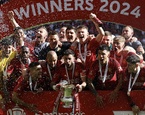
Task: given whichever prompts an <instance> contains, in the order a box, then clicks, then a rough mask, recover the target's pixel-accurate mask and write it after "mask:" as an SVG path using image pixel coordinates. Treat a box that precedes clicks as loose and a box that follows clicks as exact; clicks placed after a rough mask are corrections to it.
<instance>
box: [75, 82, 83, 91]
mask: <svg viewBox="0 0 145 115" xmlns="http://www.w3.org/2000/svg"><path fill="white" fill-rule="evenodd" d="M76 89H77V92H81V91H82V89H83V87H82V85H79V84H77V85H76Z"/></svg>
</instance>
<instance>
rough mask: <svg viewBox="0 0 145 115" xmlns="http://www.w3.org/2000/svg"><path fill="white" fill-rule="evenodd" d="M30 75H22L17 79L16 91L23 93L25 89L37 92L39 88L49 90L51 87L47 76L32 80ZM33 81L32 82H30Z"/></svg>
mask: <svg viewBox="0 0 145 115" xmlns="http://www.w3.org/2000/svg"><path fill="white" fill-rule="evenodd" d="M29 77H30V76H29V75H27V76H25V77H23V76H20V77H19V78H18V79H17V81H16V82H17V85H16V86H15V87H14V90H13V91H14V92H18V93H23V92H24V91H32V92H36V91H37V89H39V88H42V89H43V90H49V89H50V87H49V86H47V83H46V77H45V76H42V77H41V78H39V79H38V80H37V82H36V81H32V82H31V81H30V79H29ZM30 82H31V83H30Z"/></svg>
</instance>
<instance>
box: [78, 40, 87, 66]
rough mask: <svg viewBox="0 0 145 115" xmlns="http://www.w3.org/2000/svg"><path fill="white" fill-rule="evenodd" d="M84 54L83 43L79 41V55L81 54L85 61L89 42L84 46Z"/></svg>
mask: <svg viewBox="0 0 145 115" xmlns="http://www.w3.org/2000/svg"><path fill="white" fill-rule="evenodd" d="M83 54H84V56H83V55H82V52H81V43H79V55H80V58H81V60H82V61H83V62H84V63H85V62H86V56H87V43H86V44H85V46H84V53H83Z"/></svg>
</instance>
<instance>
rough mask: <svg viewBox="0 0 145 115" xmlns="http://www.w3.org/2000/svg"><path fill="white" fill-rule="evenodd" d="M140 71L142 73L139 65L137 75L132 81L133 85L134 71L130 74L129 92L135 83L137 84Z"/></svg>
mask: <svg viewBox="0 0 145 115" xmlns="http://www.w3.org/2000/svg"><path fill="white" fill-rule="evenodd" d="M139 73H140V67H139V66H138V68H137V72H136V75H135V77H134V80H133V82H132V85H131V79H132V73H131V74H130V78H129V84H128V92H130V91H131V89H132V88H133V86H134V84H135V82H136V80H137V78H138V76H139Z"/></svg>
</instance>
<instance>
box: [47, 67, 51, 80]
mask: <svg viewBox="0 0 145 115" xmlns="http://www.w3.org/2000/svg"><path fill="white" fill-rule="evenodd" d="M47 70H48V73H49V76H50V80H52V74H51V71H50V67H49V65H48V64H47Z"/></svg>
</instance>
